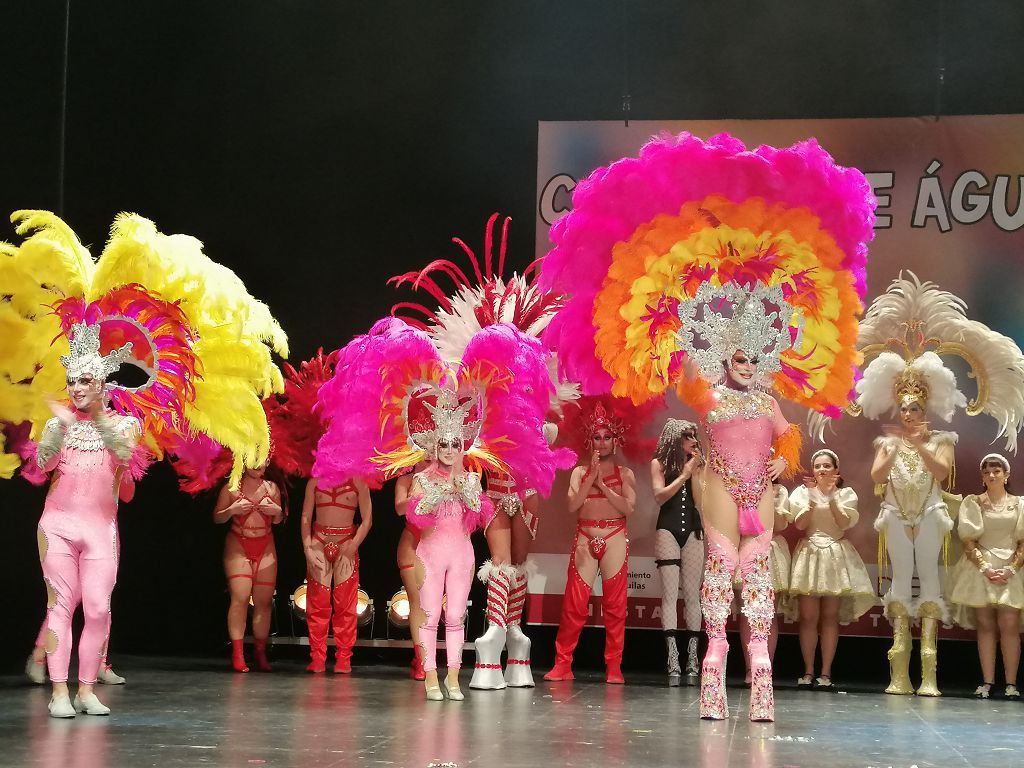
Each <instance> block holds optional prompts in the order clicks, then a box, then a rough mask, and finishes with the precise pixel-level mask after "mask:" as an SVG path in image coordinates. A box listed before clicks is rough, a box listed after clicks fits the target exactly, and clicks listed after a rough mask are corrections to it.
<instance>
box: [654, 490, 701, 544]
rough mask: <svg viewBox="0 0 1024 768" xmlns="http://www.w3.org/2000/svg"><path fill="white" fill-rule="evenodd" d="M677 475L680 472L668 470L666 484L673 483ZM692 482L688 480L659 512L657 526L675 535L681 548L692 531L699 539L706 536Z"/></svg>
mask: <svg viewBox="0 0 1024 768" xmlns="http://www.w3.org/2000/svg"><path fill="white" fill-rule="evenodd" d="M677 477H679V474H678V473H675V474H669V473H667V472H666V473H665V485H671V484H672V481H674V480H675V479H676V478H677ZM691 479H692V478H691ZM690 482H691V481H690V480H687V481H686V483H685V484H684V485H683V487H682V488H681V489H679V491H678V493H676V494H675V495H674V496H673V497H672V498H671V499H669V500H668V501H666V502H665V503H664V504H662V505H661V511H660V512H658V525H657V527H658V528H659V529H660V530H664V531H668V532H670V533H671V534H672V535H673V536H675V538H676V542H677V543H678V544H679V548H680V549H682V548H683V547H684V546H685V545H686V540H687V539H688V538H689V537H690V534H691V533H692V534H694V535H695V536H696V537H697V538H698V539H703V538H704V529H703V528H701V524H700V514H699V513H698V512H697V506H696V504H694V502H693V489H692V488H691V487H690Z"/></svg>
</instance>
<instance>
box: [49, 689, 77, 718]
mask: <svg viewBox="0 0 1024 768" xmlns="http://www.w3.org/2000/svg"><path fill="white" fill-rule="evenodd" d="M46 708H47V709H48V710H49V711H50V717H74V716H75V708H74V707H73V706H71V698H70V697H69V696H68V695H67V694H65V695H63V696H53V697H52V698H51V699H50V703H49V704H48V705H47V706H46Z"/></svg>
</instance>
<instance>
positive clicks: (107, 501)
mask: <svg viewBox="0 0 1024 768" xmlns="http://www.w3.org/2000/svg"><path fill="white" fill-rule="evenodd" d="M117 428H118V429H119V430H121V431H124V432H127V431H128V430H129V429H132V428H134V429H135V431H136V433H137V431H138V422H137V421H136V420H135V419H133V418H122V419H121V420H120V421H119V422H118V425H117ZM46 429H47V430H60V429H62V427H61V426H60V423H59V422H58V421H57V420H56V419H51V420H50V422H49V423H48V424H47V426H46ZM41 466H42V469H43V470H45V471H47V472H50V471H53V479H52V481H51V483H50V490H49V493H48V494H47V496H46V505H45V506H44V507H43V515H42V517H41V518H40V519H39V532H38V538H39V559H40V562H41V563H42V566H43V579H44V581H45V582H46V608H47V612H46V623H45V627H46V632H45V639H44V643H43V647H44V648H45V649H46V659H47V665H48V667H49V672H50V680H52V681H53V682H55V683H65V682H67V679H68V666H69V664H70V661H71V618H72V616H74V613H75V609H76V608H77V607H78V604H79V603H81V604H82V610H83V613H84V614H85V625H84V627H83V629H82V637H81V639H80V641H79V645H78V679H79V681H80V682H83V683H87V684H93V683H95V682H96V676H97V674H98V672H99V667H100V662H101V661H102V659H103V657H104V655H105V653H106V648H105V647H104V646H105V645H106V640H107V634H108V632H109V629H110V595H111V592H113V589H114V583H115V581H116V580H117V560H118V546H119V545H118V535H117V497H118V489H119V487H120V484H121V473H122V472H123V471H126V467H125V465H124V464H123V463H122V462H121V461H120V460H119V459H118V458H117V457H116V456H115V455H114V454H113V453H112V452H111V451H109V450H107V449H106V448H105V447H104V446H103V442H102V438H101V437H100V435H99V432H98V431H97V430H96V428H95V426H94V425H93V423H92V422H91V421H89V420H88V419H80V420H79V421H78V422H77V423H75V424H73V425H72V426H70V427H69V428H68V429H67V433H66V436H65V439H64V444H63V445H62V446H61V448H60V450H59V451H58V452H57V453H56V454H54V455H53V456H52V457H50V458H49V459H48V460H46V461H45V463H42V465H41Z"/></svg>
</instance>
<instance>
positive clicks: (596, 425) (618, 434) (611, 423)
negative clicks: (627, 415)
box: [586, 403, 626, 450]
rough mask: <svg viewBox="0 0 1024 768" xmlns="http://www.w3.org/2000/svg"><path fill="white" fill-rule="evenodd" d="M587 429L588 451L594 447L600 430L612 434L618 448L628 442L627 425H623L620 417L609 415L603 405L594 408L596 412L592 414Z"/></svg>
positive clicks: (599, 404) (587, 422)
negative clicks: (596, 435)
mask: <svg viewBox="0 0 1024 768" xmlns="http://www.w3.org/2000/svg"><path fill="white" fill-rule="evenodd" d="M586 429H587V449H588V450H590V449H592V448H593V447H594V435H595V434H597V431H598V430H599V429H607V430H608V431H609V432H611V433H612V440H613V441H614V442H615V446H616V447H621V446H623V445H624V444H625V442H626V425H625V424H623V423H622V419H620V418H619V417H618V416H615V415H614V414H609V413H608V409H607V408H605V407H604V404H603V403H598V404H597V405H596V406H594V412H593V413H592V414H590V418H589V419H587V421H586Z"/></svg>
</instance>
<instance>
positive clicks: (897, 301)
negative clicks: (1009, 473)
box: [857, 271, 1024, 452]
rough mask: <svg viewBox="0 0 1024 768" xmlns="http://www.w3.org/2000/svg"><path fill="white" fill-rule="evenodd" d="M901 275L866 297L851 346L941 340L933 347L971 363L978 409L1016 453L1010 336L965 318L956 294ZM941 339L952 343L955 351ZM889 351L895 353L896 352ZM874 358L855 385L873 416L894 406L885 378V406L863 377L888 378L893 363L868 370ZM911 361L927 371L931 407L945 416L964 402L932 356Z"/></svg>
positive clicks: (1015, 380)
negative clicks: (874, 295) (855, 342)
mask: <svg viewBox="0 0 1024 768" xmlns="http://www.w3.org/2000/svg"><path fill="white" fill-rule="evenodd" d="M906 275H907V277H904V275H903V273H901V274H900V276H899V277H898V278H897V279H896V280H894V281H893V283H892V285H890V286H889V290H888V291H886V293H884V294H882V295H881V296H879V297H878V298H876V299H875V300H874V301H873V302H872V303H871V306H870V307H869V308H868V311H867V313H866V315H865V317H864V319H863V320H862V321H861V324H860V332H859V338H858V346H859V347H860V348H861V349H864V348H866V347H868V346H871V345H875V344H890V342H891V340H893V339H898V340H905V341H906V342H907V343H908V344H910V345H912V346H913V345H917V346H920V345H925V346H935V345H936V344H937V345H942V344H945V345H947V346H946V348H942V347H941V346H940V347H939V351H940V352H942V353H943V354H947V353H950V354H958V355H959V356H961V357H963V358H964V359H966V360H967V362H968V363H969V364H971V365H972V366H973V367H974V372H975V374H976V375H977V378H978V381H979V399H980V400H981V402H980V403H979V404H980V412H981V413H986V414H988V415H989V416H991V417H992V418H994V419H995V420H996V423H997V425H998V431H997V434H996V439H999V438H1000V437H1005V438H1006V447H1007V449H1008V450H1011V451H1013V452H1016V450H1017V433H1018V432H1019V431H1020V429H1021V427H1022V426H1024V353H1022V352H1021V349H1020V347H1019V346H1017V344H1016V342H1014V341H1013V339H1010V338H1009V337H1007V336H1004V335H1003V334H1001V333H998V332H997V331H993V330H992V329H991V328H989V327H988V326H986V325H985V324H984V323H980V322H978V321H976V320H970V319H969V318H967V316H966V308H967V306H966V304H965V303H964V301H963V300H962V299H961V298H960V297H958V296H956V295H955V294H952V293H950V292H949V291H944V290H941V289H940V288H939V287H938V286H936V285H935V284H934V283H931V282H921V281H920V280H919V279H918V277H917V276H916V275H915V274H914V273H913V272H909V271H908V272H907V273H906ZM948 345H959V346H960V352H958V351H956V350H952V349H950V348H949V346H948ZM890 347H892V345H891V344H890ZM961 353H962V354H961ZM885 354H886V353H882V355H879V358H882V356H883V355H885ZM929 354H931V357H929V356H928V355H929ZM893 357H895V358H897V359H898V358H899V355H893ZM879 358H876V360H877V359H879ZM874 364H875V361H872V363H871V364H869V365H868V367H867V368H866V369H865V371H864V379H862V380H861V382H859V383H858V385H857V392H858V398H857V401H858V403H859V404H860V405H861V407H862V408H864V413H865V415H869V411H870V412H871V413H879V414H880V413H883V412H884V411H885V410H886V409H887V408H892V407H893V403H892V389H891V382H892V380H890V385H889V387H888V390H887V393H886V395H887V396H888V403H889V404H888V405H886V404H884V403H883V399H884V395H883V393H882V388H883V385H882V383H881V380H879V382H877V386H876V382H873V381H868V379H869V373H870V374H871V375H870V378H874V376H875V375H878V376H882V375H884V376H885V377H888V376H889V375H890V373H891V366H892V365H893V364H894V362H893V361H891V360H890V361H887V362H883V363H880V364H879V366H878V367H876V368H875V369H874V371H872V367H873V366H874ZM912 365H913V367H915V368H918V369H919V370H921V372H922V373H924V374H925V375H926V376H928V384H929V389H930V396H929V401H928V407H929V408H928V409H929V410H930V411H933V412H934V413H936V414H937V415H938V416H940V417H942V418H944V419H946V420H947V421H948V420H949V419H950V418H951V417H952V415H953V412H954V410H955V409H956V408H964V407H967V401H966V398H964V396H963V394H962V393H960V392H959V391H957V390H956V378H955V376H954V375H953V373H952V371H949V369H948V368H945V366H942V364H941V360H940V359H939V358H938V356H937V355H934V353H928V352H926V353H924V354H921V355H920V356H919V357H917V358H916V359H914V360H913V361H912ZM937 366H942V367H941V369H940V368H939V367H937ZM876 399H877V400H878V402H877V404H876V403H875V400H876ZM871 418H877V417H871Z"/></svg>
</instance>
